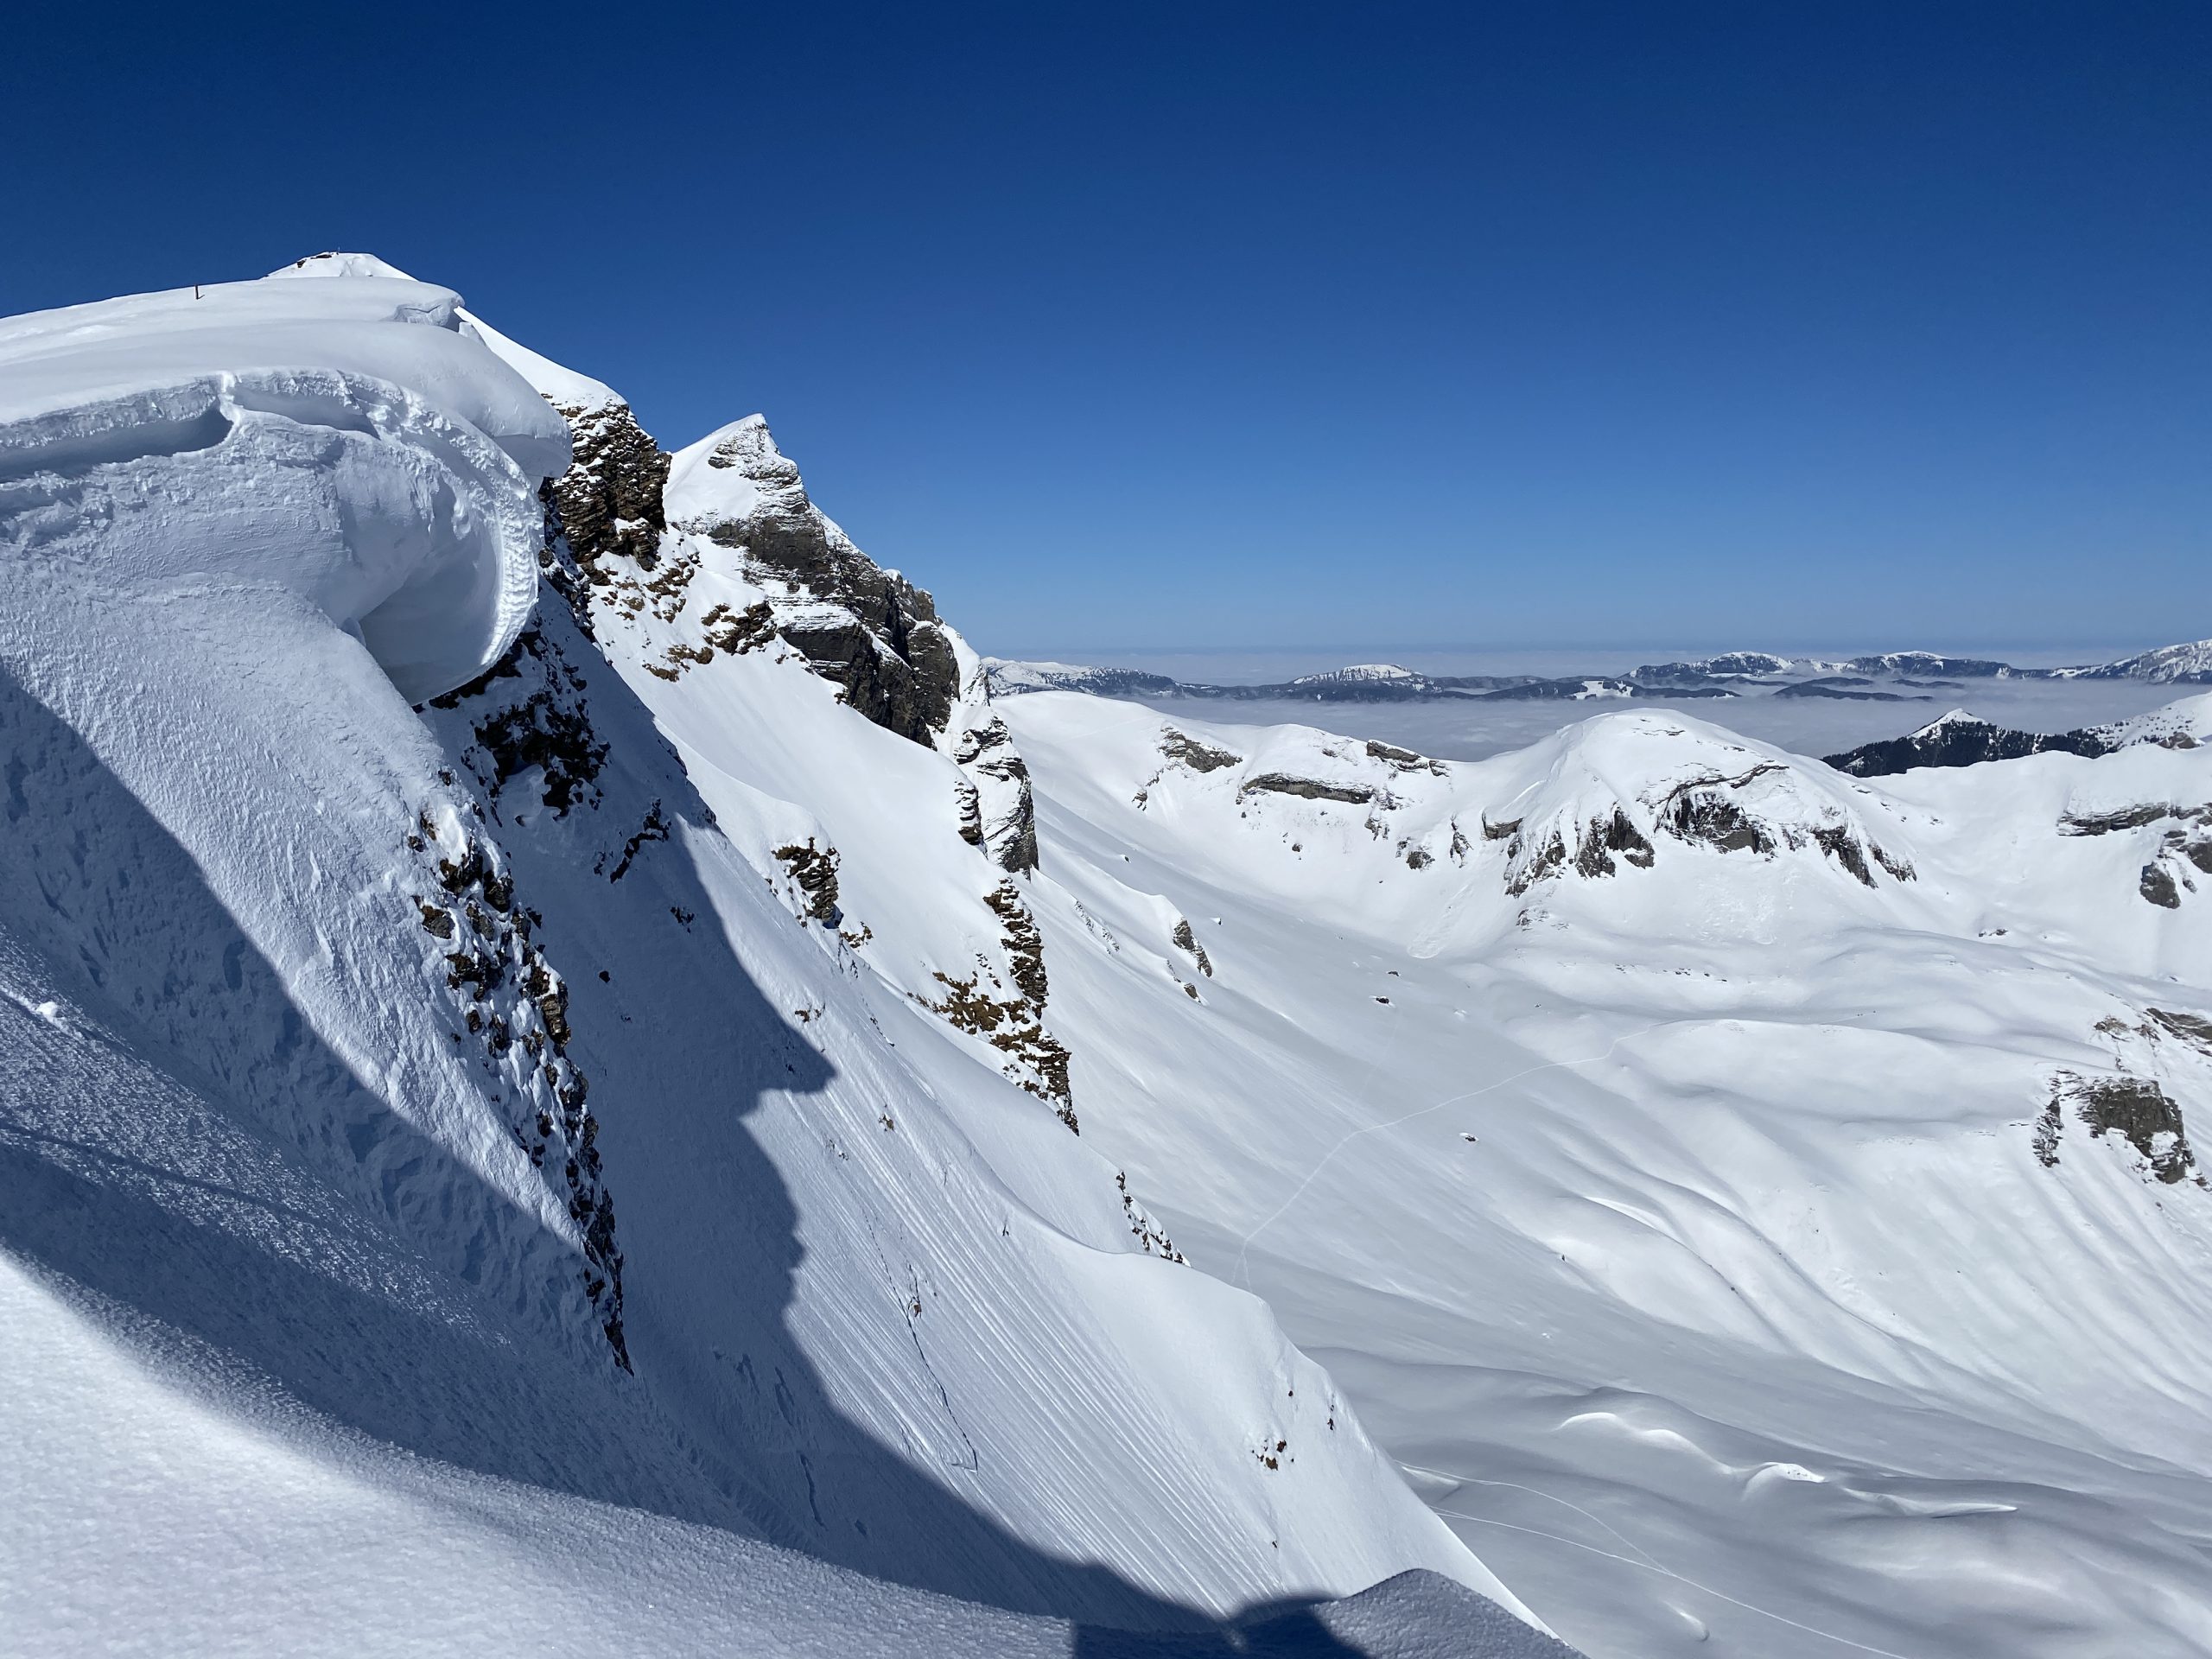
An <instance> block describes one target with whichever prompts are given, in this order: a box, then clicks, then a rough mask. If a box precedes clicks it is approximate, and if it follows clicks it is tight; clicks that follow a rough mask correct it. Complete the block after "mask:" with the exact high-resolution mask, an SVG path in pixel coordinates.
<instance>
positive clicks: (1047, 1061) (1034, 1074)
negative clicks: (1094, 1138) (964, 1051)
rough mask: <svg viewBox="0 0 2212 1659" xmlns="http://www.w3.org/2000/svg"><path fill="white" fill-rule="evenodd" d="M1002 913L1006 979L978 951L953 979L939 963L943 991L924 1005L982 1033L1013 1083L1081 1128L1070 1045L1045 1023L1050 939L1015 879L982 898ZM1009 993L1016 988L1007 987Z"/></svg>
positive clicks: (971, 1031) (947, 1019)
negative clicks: (966, 970)
mask: <svg viewBox="0 0 2212 1659" xmlns="http://www.w3.org/2000/svg"><path fill="white" fill-rule="evenodd" d="M983 902H984V903H985V904H986V905H987V906H989V907H990V910H991V912H992V913H993V914H994V915H995V916H996V917H997V918H999V924H1000V926H1001V930H1002V933H1003V944H1004V946H1005V950H1006V957H1007V975H1006V978H1007V979H1011V980H1012V981H1013V984H1012V985H1011V986H1008V985H1007V983H1006V982H1005V980H1003V979H1001V977H1000V975H999V972H998V970H997V969H995V967H993V966H992V965H991V963H990V961H989V959H988V958H987V957H982V956H978V957H976V971H975V972H974V973H972V974H969V975H968V976H966V977H964V978H959V979H956V978H954V977H953V976H951V975H950V974H947V973H945V972H944V971H943V970H942V969H940V970H939V971H938V974H937V976H936V977H937V982H938V984H939V985H940V986H942V987H943V992H942V994H941V995H940V996H939V999H938V1001H934V1002H927V1001H925V1002H924V1003H923V1006H924V1007H926V1008H928V1009H930V1010H931V1012H932V1013H934V1014H937V1015H938V1017H940V1018H941V1019H943V1020H944V1021H945V1023H946V1024H948V1025H950V1026H951V1027H953V1028H954V1029H955V1030H956V1031H964V1032H967V1033H969V1034H970V1035H972V1036H976V1037H980V1038H982V1039H983V1040H984V1041H985V1042H987V1043H988V1044H989V1045H990V1046H992V1047H994V1048H995V1049H997V1050H998V1051H999V1052H1001V1054H1003V1055H1004V1056H1005V1057H1006V1060H1005V1063H1004V1065H1003V1067H1002V1069H1003V1071H1004V1072H1005V1075H1006V1076H1007V1077H1008V1078H1009V1079H1010V1080H1011V1081H1013V1082H1014V1084H1017V1085H1018V1086H1020V1088H1022V1089H1025V1090H1028V1092H1029V1093H1031V1094H1033V1095H1035V1096H1037V1097H1038V1098H1039V1099H1040V1100H1043V1101H1046V1102H1047V1103H1049V1104H1050V1105H1051V1106H1052V1110H1053V1113H1054V1115H1055V1116H1058V1118H1059V1120H1060V1122H1063V1123H1065V1124H1066V1125H1067V1126H1068V1128H1070V1129H1072V1130H1075V1131H1076V1133H1077V1134H1080V1133H1082V1131H1081V1128H1079V1126H1078V1125H1077V1120H1076V1113H1075V1101H1074V1096H1073V1094H1072V1091H1071V1087H1070V1084H1069V1079H1068V1066H1069V1062H1070V1059H1071V1056H1070V1055H1069V1053H1068V1051H1067V1048H1066V1046H1065V1045H1064V1044H1062V1043H1061V1042H1060V1040H1059V1039H1058V1038H1057V1037H1055V1036H1053V1035H1052V1033H1051V1032H1049V1031H1047V1030H1046V1028H1045V1023H1044V1015H1045V1000H1046V995H1048V993H1049V991H1050V989H1051V986H1050V982H1049V981H1048V980H1047V978H1046V973H1045V938H1044V935H1043V934H1042V933H1040V932H1039V931H1038V927H1037V919H1036V918H1035V917H1033V916H1032V915H1031V914H1030V912H1029V906H1027V904H1025V903H1024V902H1023V901H1022V897H1021V893H1020V889H1019V888H1018V887H1016V886H1015V885H1014V882H1012V881H1001V882H1000V883H999V885H998V886H997V887H995V888H993V889H992V890H991V891H990V892H989V893H986V894H985V895H984V897H983ZM1009 992H1011V995H1008V993H1009Z"/></svg>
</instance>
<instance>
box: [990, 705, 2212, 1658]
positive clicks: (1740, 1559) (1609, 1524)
mask: <svg viewBox="0 0 2212 1659" xmlns="http://www.w3.org/2000/svg"><path fill="white" fill-rule="evenodd" d="M2205 703H2206V700H2205V699H2202V698H2198V699H2194V700H2192V702H2191V703H2188V704H2183V705H2179V706H2177V709H2176V711H2175V712H2174V713H2173V714H2172V715H2169V716H2168V717H2166V718H2164V719H2163V720H2157V721H2145V722H2143V723H2142V727H2141V729H2140V734H2141V735H2143V736H2144V737H2145V739H2146V740H2148V741H2141V742H2139V743H2136V744H2134V745H2133V746H2132V747H2128V748H2126V749H2124V750H2122V751H2121V752H2120V753H2114V754H2110V755H2107V756H2104V757H2102V758H2101V759H2098V760H2083V759H2081V758H2078V757H2075V756H2072V755H2063V754H2048V755H2040V756H2036V757H2033V758H2031V759H2028V760H2019V761H2012V762H2005V763H2000V764H1998V765H1993V766H1977V767H1969V768H1964V769H1960V770H1950V771H1925V772H1910V773H1906V774H1904V775H1902V776H1900V777H1897V778H1890V779H1881V780H1879V786H1878V787H1877V786H1876V785H1872V784H1868V785H1862V784H1859V783H1857V782H1855V781H1853V780H1852V779H1846V778H1843V777H1841V776H1840V775H1838V774H1837V773H1835V772H1831V771H1829V770H1828V769H1827V768H1826V767H1825V766H1821V765H1820V764H1819V763H1817V762H1814V761H1809V760H1804V759H1802V757H1798V756H1795V755H1791V754H1789V753H1785V752H1784V751H1782V750H1779V749H1776V748H1772V747H1768V746H1765V745H1762V744H1758V743H1753V742H1751V741H1748V740H1745V739H1741V738H1738V737H1736V736H1734V735H1733V734H1730V733H1728V732H1726V731H1725V730H1723V729H1721V728H1719V727H1717V726H1713V725H1710V724H1707V723H1705V722H1702V721H1695V720H1692V719H1689V718H1688V717H1686V716H1681V715H1646V714H1622V715H1602V716H1599V717H1598V718H1596V719H1593V720H1586V721H1582V722H1580V723H1579V724H1577V725H1574V726H1572V727H1569V728H1567V729H1566V730H1564V731H1562V732H1560V733H1559V734H1555V735H1554V737H1552V738H1550V739H1548V740H1546V741H1542V742H1540V743H1538V744H1536V745H1535V746H1533V747H1530V748H1529V749H1527V750H1523V751H1519V752H1516V753H1510V754H1506V755H1501V756H1498V757H1497V758H1495V759H1494V760H1488V761H1484V762H1479V763H1475V764H1471V765H1450V764H1446V763H1443V762H1429V761H1423V760H1421V759H1420V758H1419V757H1416V756H1414V755H1411V754H1410V753H1407V752H1404V751H1394V750H1392V749H1390V748H1389V747H1388V746H1383V745H1377V744H1373V743H1369V742H1364V741H1354V740H1349V739H1344V738H1340V737H1334V736H1332V735H1330V734H1326V733H1323V732H1319V731H1315V730H1312V729H1308V728H1287V727H1271V728H1241V727H1229V726H1219V725H1211V724H1201V723H1198V722H1194V721H1189V720H1187V719H1185V718H1183V717H1181V715H1175V716H1173V717H1169V716H1164V715H1161V714H1160V713H1158V712H1155V711H1154V710H1151V709H1140V708H1137V707H1135V706H1134V705H1130V704H1127V703H1115V702H1108V701H1105V700H1103V699H1099V698H1095V697H1086V696H1077V695H1075V694H1071V693H1049V694H1042V693H1040V694H1036V695H1030V696H1021V697H1020V698H1017V699H1014V700H1012V701H1010V702H1009V703H1008V704H1007V710H1006V712H1007V719H1008V720H1009V721H1010V723H1011V724H1012V725H1013V727H1014V732H1015V734H1016V737H1017V739H1018V741H1020V745H1021V747H1022V752H1023V753H1024V754H1025V755H1026V756H1027V758H1028V760H1029V763H1030V766H1031V768H1032V771H1033V777H1034V779H1035V784H1036V789H1037V794H1038V802H1039V817H1040V841H1041V843H1042V844H1043V845H1044V846H1045V847H1046V849H1047V868H1048V869H1049V870H1050V871H1051V872H1052V876H1053V879H1054V881H1055V883H1056V885H1057V886H1058V887H1060V888H1061V889H1063V890H1064V892H1065V899H1064V900H1063V901H1061V902H1059V903H1057V904H1047V905H1044V906H1040V907H1039V915H1040V918H1041V919H1042V922H1043V925H1044V927H1045V931H1046V938H1047V940H1048V947H1049V948H1053V958H1052V959H1053V961H1054V963H1055V970H1056V972H1057V973H1058V974H1059V975H1060V976H1061V979H1062V982H1065V981H1066V980H1067V979H1069V978H1071V977H1074V976H1080V977H1081V986H1080V988H1079V989H1077V991H1076V992H1075V994H1074V995H1072V996H1071V997H1070V998H1069V1000H1068V1002H1067V1004H1066V1007H1067V1009H1068V1012H1067V1013H1066V1014H1064V1015H1063V1016H1062V1018H1063V1021H1064V1024H1065V1028H1066V1032H1067V1036H1068V1040H1069V1042H1070V1045H1071V1047H1072V1048H1073V1049H1074V1050H1075V1052H1077V1055H1078V1056H1079V1057H1081V1058H1080V1059H1079V1062H1078V1064H1077V1067H1076V1072H1075V1075H1076V1082H1077V1090H1078V1095H1079V1097H1080V1098H1081V1099H1082V1100H1083V1101H1084V1105H1085V1112H1086V1116H1085V1125H1086V1133H1087V1134H1088V1135H1091V1136H1093V1137H1095V1138H1096V1139H1097V1140H1098V1141H1099V1142H1100V1144H1102V1145H1103V1146H1105V1147H1110V1148H1111V1149H1112V1151H1113V1153H1114V1155H1115V1156H1116V1159H1117V1160H1121V1161H1122V1162H1124V1163H1126V1165H1127V1166H1128V1170H1129V1173H1130V1177H1131V1179H1132V1181H1133V1182H1135V1183H1137V1184H1140V1185H1141V1186H1142V1187H1143V1188H1144V1190H1145V1192H1147V1196H1148V1198H1151V1200H1152V1201H1153V1202H1154V1207H1155V1209H1156V1210H1157V1211H1158V1212H1159V1213H1160V1216H1161V1217H1162V1220H1163V1222H1164V1224H1166V1225H1167V1226H1168V1227H1169V1228H1170V1229H1171V1230H1173V1232H1174V1234H1175V1236H1176V1237H1177V1238H1178V1240H1179V1242H1180V1243H1182V1244H1183V1246H1184V1247H1185V1249H1186V1250H1187V1251H1188V1253H1189V1255H1190V1257H1191V1260H1192V1262H1194V1263H1196V1264H1198V1265H1199V1266H1201V1267H1203V1268H1208V1269H1209V1270H1211V1271H1216V1272H1221V1273H1224V1274H1227V1275H1228V1276H1229V1277H1230V1279H1231V1280H1232V1281H1235V1282H1237V1283H1240V1284H1247V1283H1249V1284H1250V1285H1251V1286H1253V1287H1255V1288H1256V1289H1258V1290H1259V1291H1260V1292H1261V1293H1262V1294H1264V1295H1266V1296H1267V1297H1268V1300H1269V1301H1270V1303H1271V1305H1272V1306H1274V1307H1275V1308H1276V1309H1277V1311H1278V1313H1280V1314H1281V1316H1282V1318H1283V1319H1284V1320H1285V1322H1286V1325H1287V1327H1288V1329H1289V1330H1290V1332H1292V1334H1293V1336H1294V1338H1297V1339H1298V1340H1299V1341H1300V1342H1301V1343H1302V1344H1305V1345H1306V1346H1307V1347H1308V1348H1310V1349H1312V1350H1313V1351H1315V1352H1316V1353H1317V1354H1319V1355H1320V1356H1321V1357H1324V1358H1325V1361H1326V1363H1328V1365H1329V1367H1330V1369H1331V1371H1332V1374H1333V1375H1334V1376H1336V1378H1337V1379H1338V1383H1340V1384H1341V1385H1342V1386H1344V1388H1345V1389H1346V1390H1347V1392H1348V1394H1349V1395H1350V1396H1351V1398H1352V1399H1354V1400H1355V1401H1357V1403H1358V1404H1359V1407H1360V1409H1361V1411H1362V1413H1363V1416H1364V1417H1365V1418H1366V1419H1367V1421H1369V1423H1370V1426H1372V1427H1374V1429H1375V1430H1376V1433H1377V1434H1378V1436H1379V1438H1380V1439H1381V1440H1383V1443H1384V1444H1385V1445H1386V1446H1389V1448H1390V1450H1391V1451H1392V1452H1393V1454H1394V1455H1395V1456H1396V1457H1397V1458H1398V1459H1399V1460H1400V1462H1401V1463H1402V1465H1404V1466H1405V1467H1406V1469H1407V1470H1408V1474H1409V1476H1410V1477H1411V1478H1414V1481H1415V1483H1416V1485H1417V1487H1418V1489H1419V1490H1421V1491H1422V1493H1423V1494H1424V1496H1425V1497H1427V1498H1428V1499H1429V1501H1430V1502H1431V1503H1432V1504H1433V1505H1434V1507H1435V1508H1436V1509H1437V1510H1438V1512H1439V1513H1440V1514H1441V1515H1443V1516H1446V1518H1447V1519H1449V1520H1450V1521H1452V1523H1453V1525H1454V1526H1455V1527H1457V1528H1458V1529H1459V1530H1460V1532H1461V1535H1462V1536H1464V1537H1465V1538H1466V1539H1467V1540H1468V1541H1469V1542H1470V1544H1471V1545H1473V1546H1475V1547H1477V1548H1480V1549H1481V1550H1482V1551H1483V1553H1484V1558H1485V1559H1486V1560H1489V1561H1490V1562H1491V1563H1492V1564H1493V1565H1494V1566H1495V1567H1497V1569H1498V1571H1499V1572H1500V1573H1501V1576H1503V1578H1504V1579H1505V1580H1506V1582H1507V1583H1509V1584H1510V1585H1511V1586H1513V1587H1514V1588H1515V1590H1516V1592H1519V1593H1520V1594H1521V1595H1522V1597H1523V1598H1524V1599H1527V1600H1528V1601H1529V1604H1530V1605H1532V1606H1533V1607H1534V1608H1535V1610H1536V1611H1538V1612H1539V1613H1540V1614H1541V1615H1542V1616H1543V1617H1544V1618H1546V1619H1547V1620H1548V1622H1550V1623H1551V1624H1552V1625H1553V1626H1554V1628H1555V1629H1557V1630H1559V1631H1560V1634H1561V1635H1562V1636H1563V1637H1566V1638H1567V1640H1569V1641H1570V1642H1572V1643H1575V1644H1576V1645H1577V1646H1578V1647H1579V1648H1580V1649H1583V1650H1584V1651H1586V1652H1588V1653H1591V1654H1593V1655H1622V1656H1627V1655H1651V1654H1664V1653H1681V1654H1688V1653H1691V1652H1713V1651H1722V1652H1735V1653H1742V1654H1746V1655H1750V1654H1791V1655H1797V1654H1802V1655H1806V1656H1821V1655H1833V1654H1841V1653H1849V1652H1874V1653H1880V1654H1891V1655H1901V1656H1908V1659H1924V1656H1939V1655H1940V1656H1967V1655H1974V1656H1979V1655H1989V1656H1998V1655H2006V1654H2020V1653H2028V1652H2032V1653H2036V1654H2038V1655H2044V1654H2080V1655H2085V1656H2086V1655H2090V1654H2104V1653H2113V1652H2127V1653H2131V1654H2171V1655H2177V1656H2178V1655H2182V1654H2190V1653H2198V1652H2202V1651H2204V1650H2205V1649H2206V1647H2207V1644H2208V1643H2212V1573H2208V1571H2207V1567H2206V1555H2205V1543H2206V1541H2207V1539H2208V1538H2212V1486H2209V1485H2208V1484H2207V1476H2208V1472H2212V1433H2208V1429H2207V1424H2208V1422H2212V1414H2208V1408H2209V1407H2212V1400H2208V1397H2207V1383H2206V1379H2207V1378H2208V1377H2212V1289H2208V1285H2212V1280H2208V1278H2207V1275H2206V1273H2205V1271H2204V1269H2205V1266H2206V1264H2207V1261H2208V1248H2209V1247H2212V1192H2206V1191H2205V1190H2204V1189H2203V1183H2202V1177H2201V1173H2200V1172H2199V1170H2198V1168H2197V1166H2196V1163H2195V1162H2194V1161H2193V1159H2192V1158H2188V1157H2184V1156H2183V1154H2182V1151H2181V1147H2182V1144H2183V1141H2184V1139H2185V1132H2184V1128H2183V1120H2184V1118H2185V1119H2186V1121H2187V1124H2188V1125H2192V1126H2193V1125H2194V1123H2195V1122H2196V1117H2195V1109H2196V1108H2195V1103H2196V1102H2199V1101H2202V1100H2203V1099H2205V1098H2206V1096H2207V1090H2208V1084H2212V993H2209V992H2208V990H2207V988H2206V987H2207V986H2208V985H2212V930H2208V927H2207V925H2206V919H2205V918H2206V917H2207V916H2208V914H2212V912H2207V911H2206V910H2205V908H2204V906H2206V905H2207V904H2208V903H2212V893H2208V892H2204V891H2200V890H2199V889H2202V888H2204V887H2206V886H2207V883H2206V881H2205V880H2204V875H2205V870H2204V866H2205V864H2206V863H2208V862H2212V856H2208V855H2212V849H2208V847H2207V846H2206V842H2205V837H2204V836H2203V832H2202V830H2201V829H2199V827H2198V826H2199V825H2200V824H2201V823H2202V822H2203V820H2204V804H2205V803H2207V802H2208V801H2212V749H2208V748H2206V747H2202V746H2201V745H2196V744H2194V743H2193V742H2192V743H2191V746H2190V747H2163V746H2162V745H2161V742H2160V741H2158V740H2160V739H2161V738H2164V739H2166V740H2168V741H2171V740H2173V739H2174V737H2175V734H2177V733H2178V734H2182V736H2183V741H2187V734H2188V733H2189V732H2190V730H2191V729H2193V728H2194V727H2196V725H2199V724H2202V722H2203V717H2204V713H2205ZM2167 880H2171V883H2172V887H2173V892H2172V893H2171V898H2172V899H2173V902H2172V904H2171V906H2170V905H2168V904H2166V903H2164V902H2161V901H2160V898H2162V897H2163V896H2164V895H2165V893H2166V889H2165V887H2164V883H2165V882H2166V881H2167ZM2154 895H2156V896H2154ZM1169 918H1188V919H1189V920H1190V922H1191V924H1192V925H1191V927H1190V929H1189V937H1190V938H1191V939H1192V941H1193V942H1194V943H1195V944H1197V945H1198V946H1199V947H1201V948H1202V949H1203V951H1204V957H1203V958H1200V957H1198V955H1197V954H1196V953H1195V952H1193V951H1192V950H1190V949H1188V948H1179V945H1178V943H1177V939H1178V938H1179V937H1180V936H1179V934H1177V933H1174V932H1173V931H1171V927H1172V925H1173V924H1171V922H1170V920H1169Z"/></svg>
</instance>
